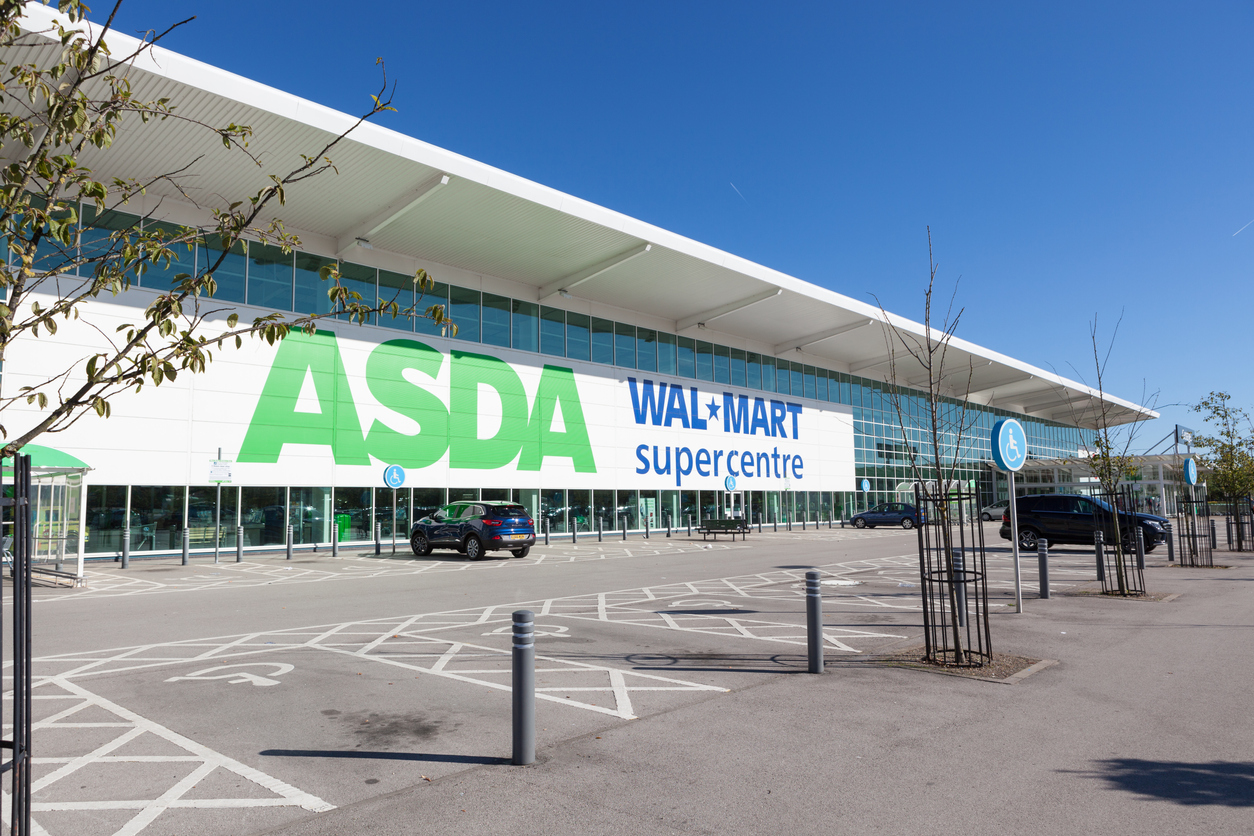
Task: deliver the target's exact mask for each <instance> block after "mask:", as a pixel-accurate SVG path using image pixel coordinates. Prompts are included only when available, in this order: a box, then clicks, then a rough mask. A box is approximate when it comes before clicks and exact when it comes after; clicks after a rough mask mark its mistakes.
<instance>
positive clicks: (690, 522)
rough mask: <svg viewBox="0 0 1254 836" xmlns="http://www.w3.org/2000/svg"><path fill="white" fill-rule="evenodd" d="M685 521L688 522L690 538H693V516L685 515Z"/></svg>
mask: <svg viewBox="0 0 1254 836" xmlns="http://www.w3.org/2000/svg"><path fill="white" fill-rule="evenodd" d="M684 519H686V520H687V521H688V536H689V537H691V536H692V514H684Z"/></svg>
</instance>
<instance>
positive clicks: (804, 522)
mask: <svg viewBox="0 0 1254 836" xmlns="http://www.w3.org/2000/svg"><path fill="white" fill-rule="evenodd" d="M801 530H802V531H805V530H806V515H805V514H802V515H801Z"/></svg>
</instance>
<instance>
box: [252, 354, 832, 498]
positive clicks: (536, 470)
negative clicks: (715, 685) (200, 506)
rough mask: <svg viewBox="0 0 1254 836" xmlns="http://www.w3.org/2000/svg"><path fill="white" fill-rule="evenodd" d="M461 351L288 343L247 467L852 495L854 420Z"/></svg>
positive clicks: (764, 399)
mask: <svg viewBox="0 0 1254 836" xmlns="http://www.w3.org/2000/svg"><path fill="white" fill-rule="evenodd" d="M463 345H465V344H464V343H460V344H459V343H457V342H449V341H445V340H437V339H432V340H431V341H430V343H427V342H419V341H417V340H413V339H396V340H389V341H387V342H383V343H379V344H372V343H363V342H359V341H356V340H352V339H349V338H347V337H346V336H344V335H340V336H338V337H337V335H336V334H334V333H332V332H329V331H319V332H318V333H316V334H314V335H306V334H293V335H291V336H289V337H288V338H287V339H286V340H284V341H282V342H281V343H279V344H278V346H277V349H276V351H275V353H274V358H273V362H272V363H271V365H270V369H269V372H268V374H267V375H266V377H265V382H264V384H263V385H262V387H261V391H260V392H258V393H257V394H256V396H255V401H254V403H253V404H252V405H251V414H252V417H251V420H250V421H249V423H248V426H247V429H246V431H245V435H244V438H243V439H242V442H241V444H240V455H239V461H240V463H241V465H240V466H241V467H242V468H247V469H248V471H249V473H250V474H251V477H252V478H265V477H266V474H267V473H268V470H269V467H268V466H277V465H280V464H282V466H283V468H284V471H283V472H289V470H290V469H291V468H292V467H296V468H297V469H299V468H300V467H301V465H302V463H303V464H304V465H307V466H308V467H311V468H314V469H317V470H325V468H326V467H328V466H333V467H334V469H335V471H336V472H335V479H336V481H337V483H339V484H345V483H346V482H345V480H346V479H350V478H355V477H354V475H353V474H352V473H351V471H352V470H353V469H356V468H362V469H363V473H364V472H366V471H369V472H370V473H371V474H372V475H371V477H370V478H369V479H368V481H363V482H362V484H370V483H373V482H374V481H375V480H376V479H377V478H378V475H377V474H378V470H377V469H375V465H377V464H379V463H383V464H394V465H399V466H400V467H402V468H404V469H405V471H406V472H407V478H406V482H407V484H413V485H441V484H446V483H447V484H449V485H453V486H460V485H465V486H489V485H490V486H496V487H537V486H541V485H553V486H560V487H568V488H582V487H597V488H633V487H634V488H658V489H666V488H670V489H677V488H679V489H687V488H706V489H710V490H714V489H718V488H720V487H723V486H724V484H725V480H726V478H727V477H729V476H731V477H734V479H735V480H736V484H738V487H739V488H740V489H742V490H763V489H766V490H780V489H783V488H784V484H785V482H786V481H790V482H791V485H792V489H793V490H851V489H852V488H853V426H852V420H851V417H852V416H851V410H850V408H849V407H846V406H838V405H833V404H826V403H822V404H820V403H817V402H814V401H808V400H804V399H801V398H796V397H791V398H790V397H788V396H775V395H769V394H765V393H762V392H748V391H743V392H742V391H737V390H733V389H732V388H730V387H726V386H722V385H719V384H710V383H705V382H694V381H681V380H670V379H666V378H660V377H658V376H656V375H649V376H647V377H645V376H644V375H639V374H637V373H626V374H624V377H619V376H618V375H619V374H620V371H619V370H617V369H614V368H612V367H607V366H599V365H594V364H590V363H578V362H571V361H568V360H563V361H556V362H553V363H548V364H543V363H537V362H536V360H538V359H541V358H537V357H535V356H534V355H524V354H521V353H519V352H511V351H506V350H500V351H497V350H492V351H493V353H491V354H489V353H486V352H485V351H483V350H476V351H468V350H463V349H462V347H461V346H463ZM441 346H447V348H442V347H441ZM478 348H479V347H478V346H476V349H478ZM346 470H347V471H349V472H345V471H346ZM274 472H275V473H276V474H277V473H278V472H279V471H278V470H276V471H274ZM308 478H314V477H313V476H309V477H308Z"/></svg>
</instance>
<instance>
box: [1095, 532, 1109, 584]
mask: <svg viewBox="0 0 1254 836" xmlns="http://www.w3.org/2000/svg"><path fill="white" fill-rule="evenodd" d="M1093 551H1094V553H1095V554H1096V555H1097V579H1098V580H1099V581H1101V582H1102V583H1105V582H1106V556H1105V554H1104V552H1105V551H1106V549H1105V538H1104V537H1103V536H1102V532H1101V530H1100V529H1099V530H1097V531H1094V532H1093Z"/></svg>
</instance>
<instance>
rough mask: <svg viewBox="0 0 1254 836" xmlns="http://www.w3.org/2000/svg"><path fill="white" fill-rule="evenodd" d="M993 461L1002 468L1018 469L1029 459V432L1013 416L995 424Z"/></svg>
mask: <svg viewBox="0 0 1254 836" xmlns="http://www.w3.org/2000/svg"><path fill="white" fill-rule="evenodd" d="M992 441H993V461H994V462H996V464H997V467H998V468H1000V469H1001V470H1008V471H1012V472H1013V471H1017V470H1020V469H1022V467H1023V465H1024V464H1025V463H1027V460H1028V434H1027V433H1026V432H1024V431H1023V425H1022V424H1020V423H1019V422H1018V421H1016V420H1015V419H1013V418H1003V419H1001V420H1000V421H998V422H997V423H996V424H994V425H993V438H992Z"/></svg>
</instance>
